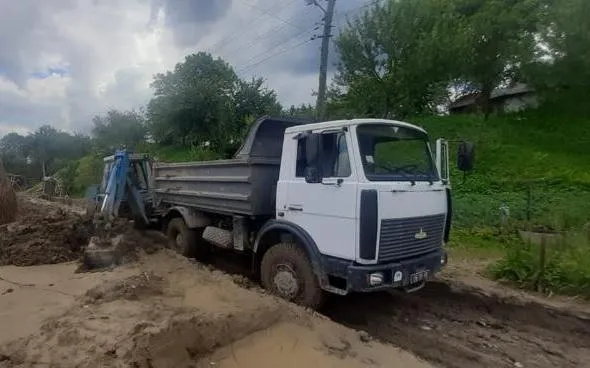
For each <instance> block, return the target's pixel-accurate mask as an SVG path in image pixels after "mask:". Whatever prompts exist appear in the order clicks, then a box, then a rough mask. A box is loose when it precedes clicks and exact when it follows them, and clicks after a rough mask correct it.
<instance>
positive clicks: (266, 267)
mask: <svg viewBox="0 0 590 368" xmlns="http://www.w3.org/2000/svg"><path fill="white" fill-rule="evenodd" d="M260 273H261V279H262V280H261V281H262V286H264V288H265V289H267V290H269V291H270V292H272V293H273V294H276V295H278V296H280V297H281V298H283V299H287V300H289V301H291V302H293V303H296V304H300V305H303V306H306V307H309V308H313V309H317V308H319V307H320V306H321V305H322V303H323V301H324V299H325V294H324V291H323V290H322V288H321V287H320V284H319V282H318V279H317V277H316V275H315V273H314V272H313V268H312V266H311V263H310V261H309V259H308V258H307V254H306V253H305V251H304V250H303V249H302V248H301V247H299V246H297V244H292V243H280V244H277V245H275V246H273V247H271V248H270V249H269V250H268V251H267V252H266V253H265V254H264V256H263V258H262V263H261V265H260Z"/></svg>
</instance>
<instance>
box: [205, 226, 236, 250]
mask: <svg viewBox="0 0 590 368" xmlns="http://www.w3.org/2000/svg"><path fill="white" fill-rule="evenodd" d="M203 239H205V240H206V241H208V242H209V243H211V244H213V245H215V246H218V247H220V248H233V233H232V232H231V231H229V230H224V229H221V228H218V227H215V226H207V227H206V228H205V231H203Z"/></svg>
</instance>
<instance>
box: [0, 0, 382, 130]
mask: <svg viewBox="0 0 590 368" xmlns="http://www.w3.org/2000/svg"><path fill="white" fill-rule="evenodd" d="M305 2H306V1H305V0H0V136H2V135H4V134H6V133H8V132H13V131H14V132H19V133H26V132H30V131H32V130H34V129H36V128H37V127H39V126H40V125H43V124H47V123H49V124H52V125H54V126H56V127H57V128H59V129H64V130H68V131H72V132H83V133H88V132H89V127H90V122H91V118H92V116H94V115H96V114H100V113H103V112H104V111H106V110H108V109H109V108H118V109H132V108H138V107H141V106H143V105H145V103H146V101H147V100H148V99H149V98H150V96H151V92H152V91H151V90H150V88H149V84H150V82H151V80H152V76H153V75H154V74H155V73H157V72H163V71H166V70H168V69H171V68H173V67H174V64H175V63H177V62H179V61H181V60H182V59H183V58H184V56H185V55H187V54H190V53H193V52H198V51H208V52H211V53H212V54H214V55H216V56H221V57H222V58H224V59H225V60H227V61H228V62H230V63H231V64H232V65H233V66H234V68H235V69H236V71H237V72H238V74H239V75H240V76H242V77H246V78H247V77H251V76H262V77H264V78H266V80H267V83H268V86H269V87H271V88H274V89H275V90H276V91H277V92H278V95H279V98H280V101H281V102H282V103H283V104H285V105H291V104H300V103H306V102H313V101H314V98H313V97H312V95H311V94H312V92H313V91H315V90H317V70H318V65H319V46H320V42H321V41H320V40H319V39H317V40H315V41H309V40H310V38H311V37H312V36H313V35H314V34H316V35H317V34H319V33H320V32H321V29H319V28H318V25H319V22H320V21H321V18H322V15H323V14H322V12H321V11H320V10H319V9H318V8H316V7H314V6H306V5H305ZM322 2H324V0H322ZM370 2H371V1H369V0H337V11H336V15H335V25H336V26H337V27H338V26H341V25H343V24H344V23H345V21H346V17H347V16H353V15H354V14H356V13H358V12H359V11H360V10H361V9H362V8H363V6H364V5H366V4H368V3H370ZM316 28H317V29H316ZM336 32H337V31H336ZM306 41H307V42H306ZM332 50H333V48H332ZM333 63H334V59H332V62H331V64H333Z"/></svg>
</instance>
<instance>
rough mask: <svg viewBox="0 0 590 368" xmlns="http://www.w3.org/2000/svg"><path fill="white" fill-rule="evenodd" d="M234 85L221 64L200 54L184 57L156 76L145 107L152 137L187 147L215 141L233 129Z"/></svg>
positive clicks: (230, 72) (227, 68) (226, 67)
mask: <svg viewBox="0 0 590 368" xmlns="http://www.w3.org/2000/svg"><path fill="white" fill-rule="evenodd" d="M237 82H238V78H237V75H236V74H235V72H234V70H233V69H232V68H231V67H230V66H229V65H228V64H227V63H226V62H225V61H223V60H221V59H219V58H218V59H214V58H213V57H212V56H211V55H209V54H206V53H202V52H201V53H198V54H196V55H195V54H193V55H189V56H187V57H186V58H185V60H184V62H182V63H178V64H176V67H175V68H174V71H172V72H170V71H168V72H166V73H165V74H157V75H156V76H155V77H154V82H153V83H152V88H154V90H155V93H154V98H153V99H152V100H151V101H150V102H149V104H148V117H149V121H150V131H151V133H152V136H153V138H154V139H155V140H156V141H158V142H160V143H164V144H170V143H181V144H183V145H189V144H191V143H194V142H195V141H200V140H209V139H212V140H218V139H220V138H219V136H218V133H217V132H218V131H223V130H226V129H227V130H234V129H233V126H232V124H233V123H234V122H232V121H231V120H232V119H231V118H232V116H233V111H231V108H232V100H231V98H232V95H233V92H234V90H235V88H236V84H237ZM215 143H220V142H215Z"/></svg>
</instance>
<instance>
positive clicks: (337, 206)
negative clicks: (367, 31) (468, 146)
mask: <svg viewBox="0 0 590 368" xmlns="http://www.w3.org/2000/svg"><path fill="white" fill-rule="evenodd" d="M447 152H448V148H447V143H446V142H445V141H442V140H439V141H437V142H436V144H434V145H432V144H431V142H430V141H429V138H428V135H427V133H426V132H425V131H424V130H423V129H421V128H419V127H417V126H414V125H411V124H407V123H403V122H399V121H392V120H381V119H358V120H345V121H331V122H324V123H317V124H310V125H303V126H294V127H290V128H288V129H286V131H285V139H284V141H283V155H282V161H281V169H280V175H279V181H278V186H277V202H276V203H277V208H276V211H277V212H276V217H277V218H279V219H284V221H287V222H289V223H292V224H294V225H296V226H297V227H300V228H302V229H305V231H306V232H307V233H308V234H309V236H310V238H311V239H313V241H314V243H315V246H317V248H318V250H319V253H320V254H321V260H320V263H321V264H322V267H323V268H324V270H325V272H326V273H327V275H328V281H329V283H330V285H329V287H328V288H329V289H332V291H335V292H337V293H340V294H346V293H348V292H350V291H371V290H377V289H383V288H406V289H417V288H419V287H421V286H422V285H424V282H425V281H426V280H427V279H428V278H429V276H431V275H433V274H434V273H436V272H437V271H438V270H440V269H441V267H443V266H444V265H445V264H446V261H447V256H446V251H445V250H444V243H445V241H446V240H447V238H448V234H449V230H450V216H451V198H450V184H449V178H448V155H447Z"/></svg>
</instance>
